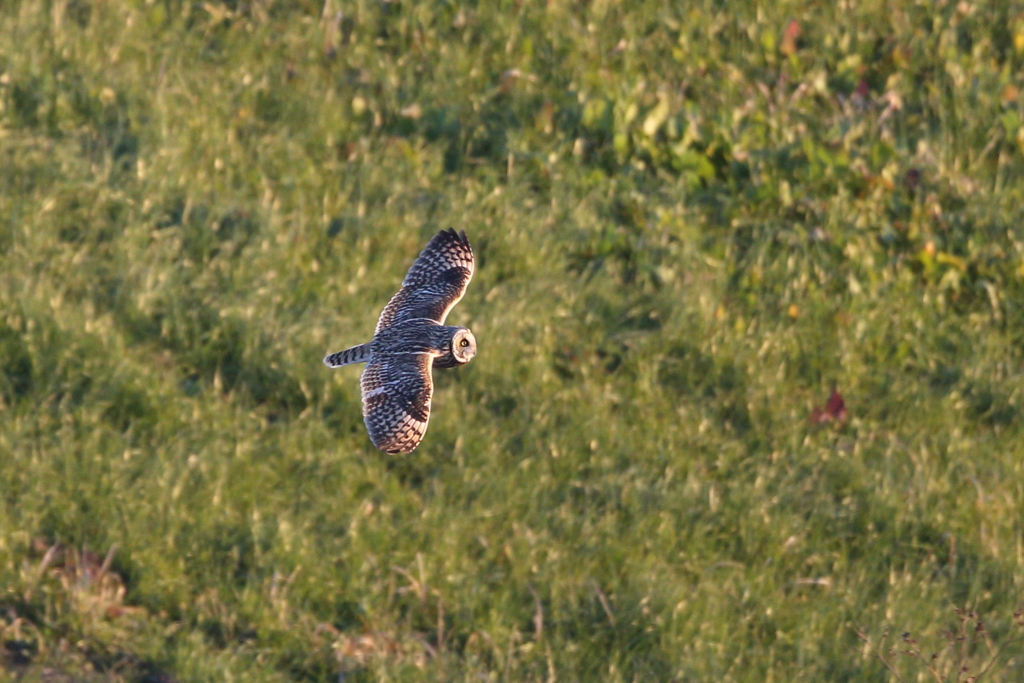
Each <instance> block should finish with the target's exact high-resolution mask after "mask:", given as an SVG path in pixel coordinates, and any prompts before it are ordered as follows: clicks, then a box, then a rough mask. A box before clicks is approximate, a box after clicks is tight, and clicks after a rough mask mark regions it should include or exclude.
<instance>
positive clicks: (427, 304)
mask: <svg viewBox="0 0 1024 683" xmlns="http://www.w3.org/2000/svg"><path fill="white" fill-rule="evenodd" d="M473 270H474V259H473V248H472V247H470V245H469V239H467V238H466V233H465V231H460V232H455V230H454V229H452V228H448V229H447V230H442V231H441V232H439V233H437V234H436V235H434V238H433V239H432V240H430V242H429V243H428V244H427V246H426V247H424V249H423V251H422V252H420V255H419V257H418V258H417V259H416V261H415V262H414V263H413V264H412V267H411V268H410V269H409V273H408V274H407V275H406V276H405V280H404V281H403V282H402V288H401V289H400V290H398V293H397V294H395V295H394V296H393V297H391V301H389V302H388V305H387V306H385V307H384V310H383V311H382V312H381V314H380V319H379V320H378V321H377V330H376V331H377V332H379V331H380V330H382V329H384V328H385V327H390V326H391V325H394V324H396V323H399V322H402V321H403V320H412V319H414V318H429V319H430V320H436V321H437V322H439V323H441V324H442V325H443V324H444V319H445V318H446V317H447V316H448V312H449V311H451V310H452V307H453V306H455V304H457V303H459V300H460V299H462V295H463V294H465V293H466V287H467V286H468V285H469V281H470V279H472V277H473Z"/></svg>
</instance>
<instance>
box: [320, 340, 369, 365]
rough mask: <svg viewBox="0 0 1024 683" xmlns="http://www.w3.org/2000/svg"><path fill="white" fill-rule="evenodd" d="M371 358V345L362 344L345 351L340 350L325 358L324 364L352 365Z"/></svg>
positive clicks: (365, 361)
mask: <svg viewBox="0 0 1024 683" xmlns="http://www.w3.org/2000/svg"><path fill="white" fill-rule="evenodd" d="M369 360H370V345H369V344H360V345H359V346H353V347H351V348H347V349H345V350H344V351H338V352H337V353H332V354H331V355H329V356H327V357H326V358H324V365H326V366H327V367H329V368H340V367H341V366H343V365H352V364H353V363H367V362H369Z"/></svg>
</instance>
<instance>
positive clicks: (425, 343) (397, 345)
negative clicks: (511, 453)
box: [324, 228, 476, 453]
mask: <svg viewBox="0 0 1024 683" xmlns="http://www.w3.org/2000/svg"><path fill="white" fill-rule="evenodd" d="M473 268H474V260H473V249H472V248H471V247H470V245H469V240H468V239H467V238H466V233H465V232H458V233H457V232H455V230H453V229H451V228H449V229H448V230H442V231H441V232H439V233H438V234H437V235H435V236H434V238H433V239H431V240H430V242H429V243H428V244H427V246H426V247H425V248H424V249H423V251H422V252H421V253H420V255H419V257H418V258H417V259H416V261H415V262H414V263H413V264H412V267H411V268H410V269H409V273H408V274H407V275H406V276H405V280H404V281H403V282H402V288H401V289H400V290H398V293H396V294H395V295H394V296H393V297H391V301H389V302H388V305H387V306H385V307H384V310H383V311H382V312H381V314H380V319H379V320H378V321H377V329H376V331H375V332H374V335H373V339H372V340H371V341H370V342H369V343H367V344H360V345H358V346H353V347H351V348H348V349H345V350H344V351H339V352H337V353H332V354H331V355H329V356H327V357H326V358H324V363H325V364H326V365H327V366H329V367H332V368H335V367H341V366H343V365H350V364H353V363H367V365H366V369H365V370H364V371H363V376H362V379H361V380H360V387H361V388H362V394H363V421H364V422H365V423H366V429H367V431H368V432H369V433H370V439H371V440H372V441H373V443H374V445H375V446H377V448H379V449H381V450H382V451H387V452H388V453H409V452H411V451H413V450H415V449H416V447H417V446H418V445H419V443H420V441H421V440H422V439H423V435H424V434H425V433H426V431H427V422H428V421H429V420H430V402H431V398H432V397H433V393H434V383H433V379H432V377H431V370H432V369H433V367H434V366H435V365H436V366H437V367H456V366H458V365H464V364H466V363H468V362H469V361H470V360H471V359H472V358H473V356H475V355H476V339H475V338H474V337H473V333H472V332H470V331H469V330H468V329H467V328H465V327H453V326H446V325H445V324H444V320H445V318H446V317H447V316H448V313H449V311H451V309H452V307H453V306H455V304H457V303H458V302H459V300H460V299H462V296H463V294H465V293H466V287H467V286H468V285H469V281H470V279H471V278H472V277H473Z"/></svg>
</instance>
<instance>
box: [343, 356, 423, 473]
mask: <svg viewBox="0 0 1024 683" xmlns="http://www.w3.org/2000/svg"><path fill="white" fill-rule="evenodd" d="M433 364H434V357H433V356H432V355H431V354H428V353H397V354H394V355H390V354H389V355H386V356H381V357H379V358H377V357H374V358H373V359H372V360H371V361H370V363H369V365H367V366H366V370H364V371H363V377H362V380H361V382H360V385H361V388H362V393H363V422H365V423H366V430H367V431H368V432H369V433H370V439H371V440H372V441H373V445H375V446H376V447H377V448H379V449H380V450H382V451H387V452H388V453H410V452H412V451H414V450H416V447H417V446H419V445H420V441H421V440H422V439H423V435H424V434H425V433H426V432H427V422H428V421H429V420H430V399H431V397H432V396H433V393H434V382H433V379H432V378H431V376H430V370H431V367H432V366H433Z"/></svg>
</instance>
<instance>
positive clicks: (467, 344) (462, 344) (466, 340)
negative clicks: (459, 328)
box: [459, 339, 469, 348]
mask: <svg viewBox="0 0 1024 683" xmlns="http://www.w3.org/2000/svg"><path fill="white" fill-rule="evenodd" d="M459 346H461V347H462V348H466V347H467V346H469V340H468V339H463V340H462V341H460V342H459Z"/></svg>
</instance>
